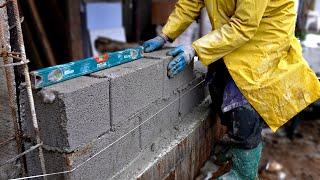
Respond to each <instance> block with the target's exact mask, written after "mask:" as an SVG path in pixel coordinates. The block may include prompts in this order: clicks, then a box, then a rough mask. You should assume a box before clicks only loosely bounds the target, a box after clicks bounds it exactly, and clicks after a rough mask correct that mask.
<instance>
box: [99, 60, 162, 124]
mask: <svg viewBox="0 0 320 180" xmlns="http://www.w3.org/2000/svg"><path fill="white" fill-rule="evenodd" d="M162 72H163V69H162V61H160V60H155V59H140V60H138V61H134V62H131V63H127V64H123V65H120V66H117V67H115V68H112V69H108V70H105V71H101V72H98V73H95V74H93V75H94V76H99V77H107V78H108V79H109V80H110V103H111V104H110V111H111V121H112V125H113V126H114V125H117V124H119V123H121V122H124V121H125V120H127V119H128V118H129V117H131V116H133V115H134V114H135V113H136V112H137V111H139V110H141V109H143V108H144V107H147V106H148V105H149V104H151V103H152V102H154V101H156V100H157V99H159V98H161V93H162V86H163V85H162V79H163V73H162Z"/></svg>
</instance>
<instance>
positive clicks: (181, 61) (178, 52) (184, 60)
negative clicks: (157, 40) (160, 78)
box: [167, 45, 196, 78]
mask: <svg viewBox="0 0 320 180" xmlns="http://www.w3.org/2000/svg"><path fill="white" fill-rule="evenodd" d="M167 55H169V56H173V57H175V58H174V59H173V60H172V61H171V62H170V63H169V65H168V77H169V78H173V77H174V76H176V75H177V74H179V73H180V72H182V71H183V70H184V69H185V68H186V67H187V65H188V64H190V62H192V60H193V58H194V56H195V55H196V52H195V50H194V49H193V47H192V46H191V45H188V46H183V45H181V46H178V47H176V48H174V49H172V50H170V51H168V53H167Z"/></svg>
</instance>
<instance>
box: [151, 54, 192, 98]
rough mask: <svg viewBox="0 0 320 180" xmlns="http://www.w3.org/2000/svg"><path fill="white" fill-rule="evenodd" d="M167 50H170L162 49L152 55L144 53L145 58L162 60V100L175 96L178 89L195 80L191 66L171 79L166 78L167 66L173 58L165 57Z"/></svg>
mask: <svg viewBox="0 0 320 180" xmlns="http://www.w3.org/2000/svg"><path fill="white" fill-rule="evenodd" d="M169 50H170V48H164V49H163V50H160V51H156V52H153V53H146V56H152V57H158V58H162V61H163V76H164V82H163V92H162V97H163V98H164V99H168V98H170V96H172V95H177V94H178V91H179V88H181V87H182V86H185V85H186V84H188V83H190V82H192V81H193V79H194V78H195V73H194V72H193V64H191V65H189V66H187V68H186V69H185V70H184V71H183V72H181V73H180V74H178V75H177V76H176V77H174V78H172V79H169V78H168V73H167V69H168V65H169V63H170V62H171V61H172V60H173V57H171V56H167V55H166V53H167V52H168V51H169Z"/></svg>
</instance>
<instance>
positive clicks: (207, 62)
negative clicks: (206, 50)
mask: <svg viewBox="0 0 320 180" xmlns="http://www.w3.org/2000/svg"><path fill="white" fill-rule="evenodd" d="M192 47H193V49H194V50H195V51H196V55H197V56H198V57H199V61H200V62H201V63H202V64H203V65H205V66H209V65H210V64H211V63H210V62H209V61H207V60H206V59H205V58H204V57H203V56H202V55H201V51H200V49H199V47H198V46H197V44H196V42H194V43H192Z"/></svg>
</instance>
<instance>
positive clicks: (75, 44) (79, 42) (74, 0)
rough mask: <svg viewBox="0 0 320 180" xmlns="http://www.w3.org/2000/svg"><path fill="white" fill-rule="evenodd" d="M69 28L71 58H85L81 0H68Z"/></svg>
mask: <svg viewBox="0 0 320 180" xmlns="http://www.w3.org/2000/svg"><path fill="white" fill-rule="evenodd" d="M66 3H67V30H68V35H69V41H68V47H69V53H70V58H71V59H73V60H78V59H82V58H84V57H83V56H84V54H83V39H82V27H81V16H80V13H81V12H80V6H81V2H80V0H67V1H66Z"/></svg>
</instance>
